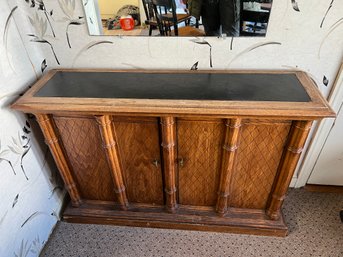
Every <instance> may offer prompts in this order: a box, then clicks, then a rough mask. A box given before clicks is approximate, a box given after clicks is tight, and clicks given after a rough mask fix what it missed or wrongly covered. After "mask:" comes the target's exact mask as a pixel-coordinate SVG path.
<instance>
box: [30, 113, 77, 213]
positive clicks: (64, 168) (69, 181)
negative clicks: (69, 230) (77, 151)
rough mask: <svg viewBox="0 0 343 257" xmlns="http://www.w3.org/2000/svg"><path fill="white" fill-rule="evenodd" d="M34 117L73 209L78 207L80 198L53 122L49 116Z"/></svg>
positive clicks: (39, 115)
mask: <svg viewBox="0 0 343 257" xmlns="http://www.w3.org/2000/svg"><path fill="white" fill-rule="evenodd" d="M35 116H36V118H37V121H38V124H39V126H40V128H41V129H42V132H43V135H44V137H45V143H46V144H47V145H48V146H49V148H50V151H51V153H52V156H53V157H54V160H55V162H56V165H57V167H58V169H59V171H60V174H61V177H62V179H63V181H64V184H65V186H66V189H67V191H68V193H69V195H70V199H71V203H72V205H73V206H74V207H78V206H80V204H81V196H80V193H79V191H78V189H77V186H76V183H75V180H74V178H73V176H72V172H71V169H70V167H69V164H68V161H67V159H66V157H65V154H64V150H63V146H62V145H61V144H60V142H59V140H58V136H57V133H56V130H55V125H54V122H53V120H52V119H51V117H50V115H49V114H35Z"/></svg>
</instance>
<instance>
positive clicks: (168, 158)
mask: <svg viewBox="0 0 343 257" xmlns="http://www.w3.org/2000/svg"><path fill="white" fill-rule="evenodd" d="M161 132H162V133H161V134H162V144H161V146H162V151H163V168H164V182H165V183H164V185H165V188H164V192H165V195H166V206H167V210H168V211H170V212H175V211H176V209H177V202H176V149H175V148H176V144H175V142H176V124H175V118H173V117H162V118H161Z"/></svg>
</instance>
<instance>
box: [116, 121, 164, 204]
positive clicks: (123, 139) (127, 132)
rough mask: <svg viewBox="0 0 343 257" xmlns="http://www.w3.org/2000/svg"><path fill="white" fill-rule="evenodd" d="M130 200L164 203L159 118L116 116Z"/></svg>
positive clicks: (119, 145)
mask: <svg viewBox="0 0 343 257" xmlns="http://www.w3.org/2000/svg"><path fill="white" fill-rule="evenodd" d="M113 124H114V127H115V130H116V135H117V141H118V148H119V152H120V159H121V162H122V166H123V167H122V168H123V176H124V181H125V186H126V193H127V197H128V200H129V202H133V203H148V204H158V205H162V204H163V190H162V188H163V187H162V184H163V182H162V181H163V180H162V172H161V157H160V156H161V154H160V144H159V129H158V119H157V118H128V117H125V118H124V117H123V118H122V117H113Z"/></svg>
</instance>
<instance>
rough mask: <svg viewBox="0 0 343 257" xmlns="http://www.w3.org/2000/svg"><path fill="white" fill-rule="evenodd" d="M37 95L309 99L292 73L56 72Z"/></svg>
mask: <svg viewBox="0 0 343 257" xmlns="http://www.w3.org/2000/svg"><path fill="white" fill-rule="evenodd" d="M35 96H36V97H76V98H130V99H174V100H176V99H179V100H233V101H284V102H309V101H310V97H309V96H308V94H307V93H306V91H305V89H304V88H303V86H302V85H301V83H300V82H299V80H298V79H297V77H296V75H295V74H256V73H251V74H249V73H244V74H242V73H237V74H232V73H191V72H190V73H177V72H176V73H140V72H138V73H135V72H63V71H59V72H57V73H56V74H55V75H54V76H53V77H52V78H51V79H50V80H49V81H48V82H47V83H46V85H45V86H43V87H42V88H41V89H40V90H39V91H38V92H37V93H36V94H35Z"/></svg>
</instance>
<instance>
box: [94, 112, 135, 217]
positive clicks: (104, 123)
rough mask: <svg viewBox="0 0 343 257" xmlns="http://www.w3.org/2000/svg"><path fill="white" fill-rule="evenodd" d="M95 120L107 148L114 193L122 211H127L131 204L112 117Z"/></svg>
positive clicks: (101, 117)
mask: <svg viewBox="0 0 343 257" xmlns="http://www.w3.org/2000/svg"><path fill="white" fill-rule="evenodd" d="M95 118H96V121H97V122H98V125H99V130H100V134H101V138H102V142H103V145H102V147H103V148H105V151H106V156H107V161H108V165H109V167H110V169H111V174H112V179H113V184H114V186H115V188H114V192H115V193H116V195H117V197H118V201H119V203H120V205H121V207H122V209H123V210H126V209H127V207H128V205H129V202H128V200H127V196H126V191H125V185H124V181H123V175H122V167H121V161H120V157H119V151H118V147H117V143H116V142H117V140H116V136H115V130H114V127H113V124H112V120H111V117H110V116H108V115H103V116H96V117H95Z"/></svg>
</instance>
